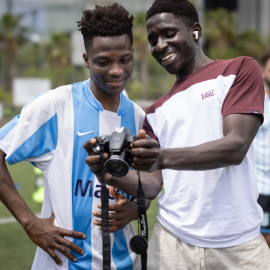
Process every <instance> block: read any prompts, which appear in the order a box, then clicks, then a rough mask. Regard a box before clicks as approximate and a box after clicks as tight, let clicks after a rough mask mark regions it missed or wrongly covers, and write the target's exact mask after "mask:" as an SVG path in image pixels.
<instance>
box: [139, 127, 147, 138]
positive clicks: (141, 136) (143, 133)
mask: <svg viewBox="0 0 270 270" xmlns="http://www.w3.org/2000/svg"><path fill="white" fill-rule="evenodd" d="M139 138H140V140H143V139H146V133H145V130H143V129H141V130H140V131H139Z"/></svg>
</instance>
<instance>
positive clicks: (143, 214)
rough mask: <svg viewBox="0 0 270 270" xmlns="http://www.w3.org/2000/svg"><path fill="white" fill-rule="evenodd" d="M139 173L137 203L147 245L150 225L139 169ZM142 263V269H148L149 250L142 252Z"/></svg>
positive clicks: (142, 234) (142, 231)
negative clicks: (148, 223)
mask: <svg viewBox="0 0 270 270" xmlns="http://www.w3.org/2000/svg"><path fill="white" fill-rule="evenodd" d="M137 174H138V182H139V183H138V190H137V205H138V213H139V218H140V224H141V236H142V237H144V238H145V240H146V245H147V242H148V225H147V216H146V206H145V195H144V191H143V189H142V183H141V178H140V173H139V171H137ZM146 249H147V247H146ZM141 263H142V270H146V269H147V251H145V252H144V253H142V254H141Z"/></svg>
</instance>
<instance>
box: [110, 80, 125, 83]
mask: <svg viewBox="0 0 270 270" xmlns="http://www.w3.org/2000/svg"><path fill="white" fill-rule="evenodd" d="M121 81H122V80H120V81H109V82H110V83H119V82H121Z"/></svg>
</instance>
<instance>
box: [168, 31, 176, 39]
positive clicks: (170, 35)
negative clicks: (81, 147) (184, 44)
mask: <svg viewBox="0 0 270 270" xmlns="http://www.w3.org/2000/svg"><path fill="white" fill-rule="evenodd" d="M175 35H176V32H174V33H167V34H166V37H167V38H172V37H174V36H175Z"/></svg>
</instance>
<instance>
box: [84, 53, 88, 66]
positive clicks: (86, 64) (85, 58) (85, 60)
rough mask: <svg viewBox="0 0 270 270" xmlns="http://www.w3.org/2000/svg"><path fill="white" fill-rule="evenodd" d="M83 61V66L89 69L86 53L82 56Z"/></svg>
mask: <svg viewBox="0 0 270 270" xmlns="http://www.w3.org/2000/svg"><path fill="white" fill-rule="evenodd" d="M83 60H84V64H85V66H86V68H88V69H89V58H88V55H87V53H86V52H85V53H84V54H83Z"/></svg>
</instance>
